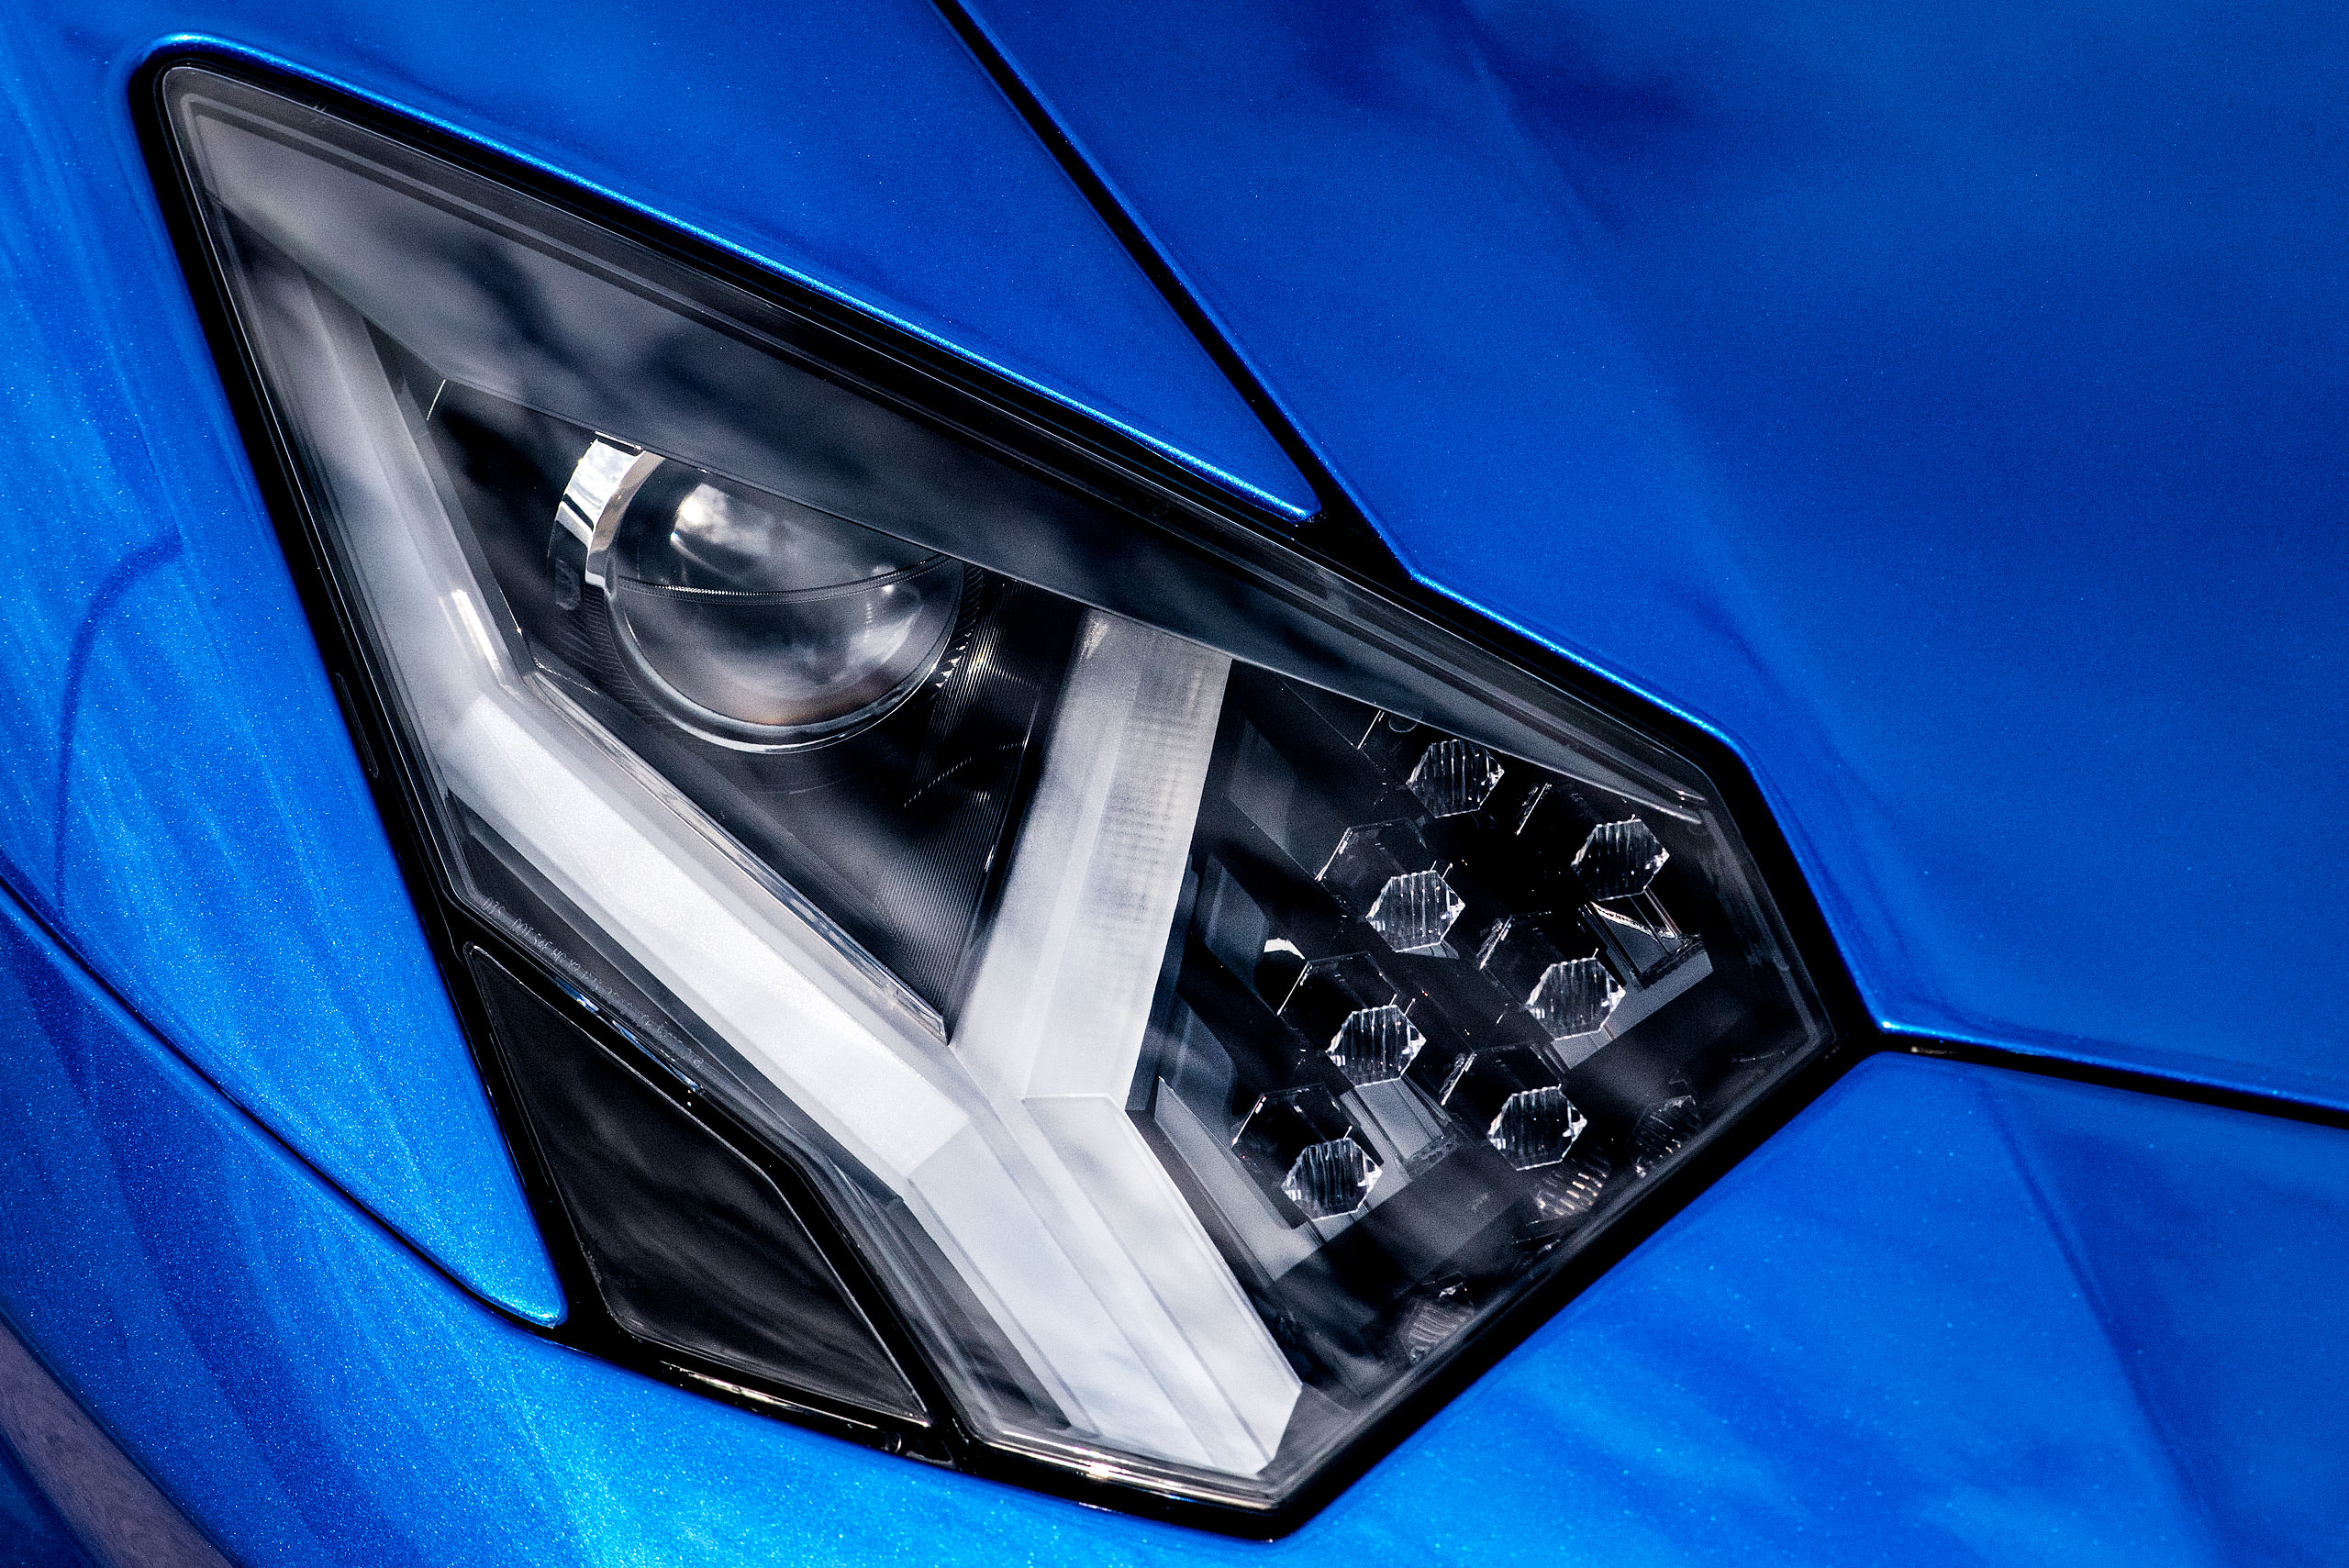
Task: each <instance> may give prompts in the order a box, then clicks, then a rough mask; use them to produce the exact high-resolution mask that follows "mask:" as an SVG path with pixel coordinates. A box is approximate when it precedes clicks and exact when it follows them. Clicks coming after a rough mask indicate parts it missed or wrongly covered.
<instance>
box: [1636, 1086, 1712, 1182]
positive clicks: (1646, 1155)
mask: <svg viewBox="0 0 2349 1568" xmlns="http://www.w3.org/2000/svg"><path fill="white" fill-rule="evenodd" d="M1704 1125H1705V1118H1704V1114H1703V1113H1702V1112H1701V1111H1699V1110H1698V1108H1697V1099H1696V1096H1695V1095H1674V1096H1673V1097H1672V1098H1670V1099H1668V1100H1666V1101H1664V1103H1663V1104H1662V1105H1658V1106H1649V1107H1648V1109H1647V1112H1646V1114H1644V1115H1642V1117H1641V1118H1640V1119H1639V1122H1638V1124H1637V1125H1636V1126H1634V1127H1633V1128H1632V1129H1631V1154H1632V1165H1631V1169H1632V1171H1633V1172H1634V1173H1637V1174H1639V1175H1642V1176H1644V1175H1646V1174H1647V1173H1649V1172H1650V1171H1653V1170H1654V1169H1655V1168H1656V1167H1657V1166H1658V1165H1661V1164H1663V1163H1664V1162H1665V1161H1666V1160H1669V1159H1671V1158H1672V1157H1673V1156H1674V1155H1675V1154H1677V1153H1678V1152H1679V1151H1680V1146H1681V1145H1682V1144H1684V1143H1686V1142H1687V1141H1688V1140H1690V1139H1692V1138H1694V1137H1696V1136H1697V1131H1698V1129H1699V1128H1701V1127H1703V1126H1704Z"/></svg>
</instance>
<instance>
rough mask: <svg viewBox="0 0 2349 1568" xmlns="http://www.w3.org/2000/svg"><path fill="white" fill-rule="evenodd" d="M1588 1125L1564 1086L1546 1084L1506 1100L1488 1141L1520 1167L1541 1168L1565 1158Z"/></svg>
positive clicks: (1508, 1159)
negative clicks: (1567, 1095) (1567, 1096)
mask: <svg viewBox="0 0 2349 1568" xmlns="http://www.w3.org/2000/svg"><path fill="white" fill-rule="evenodd" d="M1588 1125H1589V1124H1588V1122H1587V1121H1586V1119H1585V1118H1584V1117H1583V1114H1582V1112H1581V1111H1580V1110H1579V1109H1577V1108H1576V1107H1575V1103H1574V1102H1573V1101H1572V1100H1570V1099H1568V1098H1566V1092H1565V1091H1564V1089H1562V1088H1559V1087H1558V1086H1557V1085H1556V1084H1543V1085H1542V1087H1540V1088H1538V1089H1520V1090H1519V1091H1518V1092H1517V1093H1516V1094H1514V1095H1510V1096H1509V1097H1508V1099H1506V1100H1504V1101H1502V1102H1501V1109H1500V1114H1499V1115H1498V1116H1497V1117H1495V1118H1493V1125H1492V1128H1491V1129H1490V1130H1489V1131H1487V1132H1486V1134H1485V1141H1486V1142H1487V1143H1489V1144H1491V1145H1492V1146H1493V1147H1494V1148H1496V1149H1497V1150H1499V1151H1501V1158H1502V1159H1504V1160H1506V1161H1508V1162H1509V1163H1510V1164H1512V1165H1514V1166H1516V1167H1517V1168H1518V1169H1519V1170H1520V1171H1537V1170H1540V1169H1541V1168H1542V1166H1544V1165H1554V1164H1556V1163H1557V1162H1559V1161H1561V1160H1563V1159H1564V1158H1565V1157H1566V1153H1567V1151H1569V1150H1571V1149H1573V1148H1574V1146H1575V1139H1577V1138H1580V1137H1581V1136H1582V1129H1584V1128H1585V1127H1586V1126H1588Z"/></svg>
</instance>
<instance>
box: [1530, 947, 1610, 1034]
mask: <svg viewBox="0 0 2349 1568" xmlns="http://www.w3.org/2000/svg"><path fill="white" fill-rule="evenodd" d="M1622 999H1623V987H1622V986H1621V985H1620V984H1618V983H1617V981H1616V979H1615V976H1614V975H1612V974H1610V973H1608V970H1607V966H1606V965H1605V964H1603V963H1601V962H1598V960H1597V959H1595V958H1576V959H1568V960H1567V961H1566V962H1563V963H1553V964H1552V965H1551V966H1550V967H1549V968H1547V969H1545V970H1543V971H1542V978H1541V979H1540V980H1539V981H1537V982H1535V984H1534V986H1533V994H1532V995H1530V996H1528V997H1527V998H1526V999H1525V1010H1526V1011H1527V1012H1529V1013H1531V1014H1532V1015H1533V1017H1534V1019H1535V1021H1537V1022H1538V1023H1540V1024H1541V1026H1542V1029H1543V1030H1545V1031H1546V1032H1547V1033H1548V1034H1549V1036H1550V1038H1551V1039H1552V1040H1565V1039H1567V1038H1569V1037H1570V1036H1574V1035H1578V1034H1588V1033H1590V1032H1591V1030H1593V1029H1597V1028H1598V1026H1599V1025H1601V1024H1603V1023H1605V1022H1606V1021H1607V1015H1608V1014H1609V1013H1611V1012H1613V1011H1614V1010H1615V1004H1616V1003H1618V1002H1620V1001H1621V1000H1622Z"/></svg>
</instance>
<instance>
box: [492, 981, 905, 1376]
mask: <svg viewBox="0 0 2349 1568" xmlns="http://www.w3.org/2000/svg"><path fill="white" fill-rule="evenodd" d="M470 967H471V969H472V972H473V978H474V980H475V982H476V983H477V984H479V985H480V987H481V992H482V997H483V1000H484V1002H485V1003H486V1004H487V1006H488V1007H489V1012H490V1016H491V1018H492V1020H493V1022H494V1025H495V1030H496V1035H497V1043H498V1045H499V1047H500V1049H501V1051H502V1054H503V1055H504V1058H505V1061H506V1062H507V1069H508V1071H509V1072H510V1073H512V1074H513V1077H514V1082H515V1084H516V1087H517V1088H518V1090H519V1091H520V1098H521V1101H522V1103H523V1105H524V1106H525V1107H526V1114H527V1116H528V1118H529V1130H530V1134H531V1137H532V1140H533V1141H534V1142H535V1143H536V1145H537V1147H538V1151H539V1154H540V1158H541V1159H542V1160H543V1161H544V1162H545V1164H546V1168H547V1170H548V1172H549V1173H550V1174H551V1177H552V1179H553V1182H554V1184H555V1186H556V1188H557V1189H558V1190H559V1191H560V1192H561V1194H562V1207H563V1211H564V1213H565V1215H566V1216H567V1217H568V1218H569V1219H570V1221H571V1225H572V1229H573V1233H574V1234H575V1235H576V1237H577V1239H578V1241H579V1246H580V1249H581V1251H583V1252H584V1255H585V1258H586V1262H587V1265H588V1267H589V1269H590V1270H591V1271H592V1272H593V1273H594V1274H595V1279H596V1288H597V1289H598V1290H599V1291H600V1292H601V1293H602V1296H603V1298H604V1305H605V1307H607V1309H608V1310H609V1311H610V1312H611V1314H612V1317H613V1318H615V1319H616V1320H617V1321H618V1323H619V1325H620V1326H621V1327H622V1328H623V1329H627V1330H629V1332H630V1333H632V1334H634V1335H636V1336H637V1337H638V1338H640V1339H642V1340H649V1341H651V1343H653V1344H655V1345H661V1346H665V1347H668V1348H670V1349H673V1350H678V1351H685V1352H686V1353H688V1354H690V1355H695V1356H699V1357H702V1358H704V1359H706V1360H707V1361H710V1362H717V1363H719V1364H720V1365H722V1366H729V1367H732V1368H735V1369H737V1370H739V1371H740V1372H743V1373H749V1374H750V1375H751V1376H752V1377H754V1378H759V1379H763V1380H766V1381H768V1382H771V1383H774V1384H776V1385H781V1386H782V1387H784V1388H785V1389H790V1390H795V1391H798V1392H802V1393H805V1394H808V1395H813V1396H818V1397H819V1398H821V1399H824V1400H826V1401H829V1402H836V1403H839V1404H843V1405H849V1406H853V1407H861V1408H863V1409H866V1410H870V1411H872V1412H874V1413H875V1414H879V1415H885V1416H890V1417H894V1418H899V1419H910V1420H915V1421H918V1420H920V1419H921V1418H922V1417H923V1409H922V1403H921V1400H920V1399H919V1397H918V1396H916V1395H915V1393H914V1391H913V1389H912V1387H911V1386H910V1385H908V1384H907V1381H906V1378H905V1374H904V1373H901V1372H899V1371H898V1370H897V1365H896V1361H895V1360H894V1359H893V1358H892V1357H891V1356H890V1354H889V1351H888V1350H887V1349H886V1348H885V1346H884V1345H883V1344H882V1343H881V1341H880V1339H879V1338H878V1336H876V1335H875V1334H874V1330H873V1326H872V1324H871V1323H870V1322H868V1321H867V1320H866V1318H865V1316H864V1314H863V1312H862V1311H861V1310H860V1309H859V1308H858V1307H857V1305H856V1303H855V1301H854V1300H853V1299H852V1297H851V1296H850V1295H849V1292H848V1290H847V1288H846V1287H845V1286H844V1285H843V1284H841V1279H840V1276H839V1274H838V1273H835V1272H834V1270H833V1268H832V1266H831V1264H830V1262H829V1261H827V1260H826V1258H825V1256H824V1253H823V1251H822V1250H821V1249H820V1248H819V1247H818V1246H817V1244H816V1242H815V1240H814V1238H812V1237H811V1236H810V1235H809V1234H808V1231H807V1225H806V1223H805V1222H803V1221H802V1220H801V1219H800V1218H799V1216H798V1215H797V1214H796V1213H795V1212H794V1211H793V1208H792V1206H791V1204H790V1202H789V1200H787V1199H786V1198H785V1196H784V1195H783V1194H782V1193H781V1192H780V1191H779V1190H778V1189H777V1188H776V1186H775V1184H774V1182H773V1181H771V1180H770V1179H768V1177H767V1176H766V1175H765V1174H764V1173H762V1172H761V1171H760V1170H759V1169H758V1167H756V1166H755V1165H752V1164H751V1162H749V1161H748V1160H745V1159H744V1158H742V1156H741V1155H740V1154H738V1153H736V1152H735V1151H733V1150H731V1149H729V1148H728V1147H727V1146H726V1144H725V1143H724V1142H722V1141H720V1140H718V1138H716V1137H715V1136H714V1135H712V1134H711V1133H710V1131H709V1130H708V1129H707V1128H705V1127H704V1126H702V1124H701V1123H699V1122H697V1121H696V1120H695V1119H694V1118H692V1117H691V1116H689V1115H687V1114H686V1113H685V1111H684V1110H683V1109H681V1108H679V1106H677V1105H676V1103H675V1102H674V1100H673V1099H672V1098H671V1097H670V1096H669V1095H665V1094H663V1093H662V1091H661V1090H659V1089H657V1088H655V1087H654V1086H653V1085H652V1084H651V1082H649V1081H648V1080H647V1079H646V1077H645V1076H644V1074H643V1073H641V1072H640V1071H638V1068H637V1067H636V1066H632V1065H630V1064H629V1063H628V1062H623V1061H621V1060H620V1059H619V1058H618V1056H616V1055H614V1054H613V1053H612V1052H611V1051H608V1050H607V1049H605V1048H604V1047H603V1046H602V1045H600V1044H598V1043H597V1042H596V1040H594V1039H593V1038H591V1037H590V1036H589V1035H588V1034H587V1032H586V1031H585V1030H584V1029H580V1028H579V1027H578V1026H577V1025H575V1024H573V1023H572V1022H571V1021H570V1020H568V1019H566V1018H563V1017H562V1014H560V1013H559V1012H557V1011H556V1010H555V1009H554V1008H553V1007H551V1006H548V1005H547V1004H546V1003H545V1002H542V1001H540V999H539V998H538V997H536V996H534V995H531V994H530V992H529V990H528V989H527V988H525V987H524V986H523V985H522V984H520V983H519V982H518V981H517V980H516V979H515V978H514V976H513V975H512V974H511V973H508V972H507V970H506V969H505V967H504V966H503V965H501V964H499V963H498V962H497V961H496V960H495V959H493V958H491V957H490V956H489V955H488V954H486V953H484V952H482V951H479V950H478V949H476V950H474V951H473V953H472V954H471V963H470ZM640 1065H642V1066H645V1067H647V1068H650V1067H651V1063H650V1062H642V1061H641V1059H640ZM653 1070H654V1071H657V1069H653Z"/></svg>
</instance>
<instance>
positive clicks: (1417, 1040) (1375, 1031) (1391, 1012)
mask: <svg viewBox="0 0 2349 1568" xmlns="http://www.w3.org/2000/svg"><path fill="white" fill-rule="evenodd" d="M1426 1044H1427V1037H1426V1036H1424V1035H1422V1034H1421V1033H1419V1030H1418V1029H1415V1028H1413V1027H1412V1024H1411V1020H1410V1018H1408V1016H1406V1015H1405V1013H1404V1011H1403V1009H1402V1008H1400V1007H1397V1006H1393V1005H1392V1004H1389V1005H1388V1006H1383V1007H1364V1009H1363V1010H1362V1011H1360V1012H1358V1013H1354V1014H1351V1015H1349V1016H1348V1018H1346V1021H1345V1022H1344V1023H1343V1024H1342V1025H1341V1026H1339V1029H1338V1035H1337V1038H1336V1039H1335V1040H1331V1041H1330V1061H1332V1062H1336V1063H1337V1064H1338V1071H1340V1072H1341V1073H1344V1074H1345V1075H1346V1076H1347V1078H1348V1079H1350V1080H1351V1081H1353V1083H1355V1084H1384V1083H1386V1082H1388V1081H1389V1080H1391V1079H1395V1078H1400V1077H1401V1076H1402V1075H1403V1073H1404V1071H1405V1070H1406V1069H1407V1068H1408V1067H1409V1066H1410V1065H1411V1062H1412V1059H1413V1058H1415V1057H1417V1056H1418V1055H1419V1048H1420V1047H1422V1046H1424V1045H1426Z"/></svg>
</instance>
